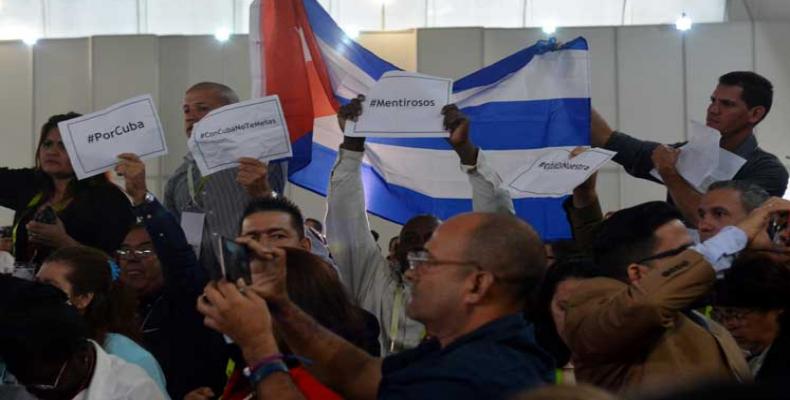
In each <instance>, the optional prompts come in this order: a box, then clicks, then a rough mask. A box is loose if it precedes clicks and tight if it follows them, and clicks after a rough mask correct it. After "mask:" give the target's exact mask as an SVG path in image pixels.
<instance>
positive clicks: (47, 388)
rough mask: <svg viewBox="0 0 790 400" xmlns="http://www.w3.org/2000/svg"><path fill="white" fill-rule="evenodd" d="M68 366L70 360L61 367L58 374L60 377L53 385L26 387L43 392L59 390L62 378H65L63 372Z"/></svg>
mask: <svg viewBox="0 0 790 400" xmlns="http://www.w3.org/2000/svg"><path fill="white" fill-rule="evenodd" d="M67 365H69V360H66V362H64V363H63V365H62V366H61V367H60V372H58V376H57V377H56V378H55V382H54V383H52V384H39V383H37V384H31V385H26V386H27V387H28V388H30V389H35V390H41V391H44V390H55V389H57V388H58V385H60V378H62V377H63V371H65V370H66V366H67Z"/></svg>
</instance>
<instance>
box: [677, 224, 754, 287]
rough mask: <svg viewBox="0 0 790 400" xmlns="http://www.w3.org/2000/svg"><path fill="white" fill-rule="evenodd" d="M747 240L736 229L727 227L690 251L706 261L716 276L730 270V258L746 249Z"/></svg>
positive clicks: (739, 230) (744, 235)
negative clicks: (698, 254)
mask: <svg viewBox="0 0 790 400" xmlns="http://www.w3.org/2000/svg"><path fill="white" fill-rule="evenodd" d="M748 243H749V238H748V237H747V236H746V233H745V232H744V231H743V230H741V229H740V228H738V227H735V226H728V227H725V228H724V229H722V230H721V231H720V232H719V233H717V234H716V236H714V237H712V238H710V239H708V240H706V241H704V242H703V243H700V244H697V245H694V246H692V247H691V250H694V251H696V252H697V253H700V254H701V255H702V256H703V257H705V260H707V261H708V262H709V263H710V265H711V266H713V269H714V270H716V274H717V275H718V274H719V273H721V272H724V270H726V269H728V268H730V265H731V264H732V258H733V257H732V256H734V255H735V254H737V253H738V252H740V251H741V250H743V249H744V248H746V245H747V244H748Z"/></svg>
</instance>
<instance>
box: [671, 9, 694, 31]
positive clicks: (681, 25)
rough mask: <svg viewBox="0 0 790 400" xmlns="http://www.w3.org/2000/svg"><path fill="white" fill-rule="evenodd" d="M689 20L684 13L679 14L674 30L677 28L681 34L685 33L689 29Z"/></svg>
mask: <svg viewBox="0 0 790 400" xmlns="http://www.w3.org/2000/svg"><path fill="white" fill-rule="evenodd" d="M691 24H692V22H691V18H690V17H689V16H688V15H686V13H683V14H681V15H680V16H679V17H678V19H677V21H675V28H677V29H678V30H679V31H681V32H685V31H687V30H689V29H691Z"/></svg>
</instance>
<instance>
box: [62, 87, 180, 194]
mask: <svg viewBox="0 0 790 400" xmlns="http://www.w3.org/2000/svg"><path fill="white" fill-rule="evenodd" d="M58 129H60V136H61V138H62V140H63V145H64V146H65V147H66V151H67V152H68V154H69V159H71V166H72V168H74V173H75V174H76V175H77V179H85V178H88V177H91V176H94V175H98V174H101V173H103V172H105V171H109V170H111V169H113V168H114V167H115V165H116V164H117V163H118V155H119V154H121V153H134V154H137V155H138V156H139V157H140V158H141V159H144V160H145V159H149V158H154V157H159V156H163V155H165V154H167V143H166V142H165V135H164V131H163V130H162V124H161V122H159V115H158V114H157V112H156V106H155V105H154V99H153V98H151V95H144V96H137V97H133V98H131V99H128V100H125V101H122V102H120V103H116V104H113V105H111V106H109V107H107V108H105V109H104V110H101V111H96V112H94V113H91V114H87V115H84V116H82V117H79V118H74V119H70V120H68V121H63V122H61V123H59V124H58Z"/></svg>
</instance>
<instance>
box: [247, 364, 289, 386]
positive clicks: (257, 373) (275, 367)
mask: <svg viewBox="0 0 790 400" xmlns="http://www.w3.org/2000/svg"><path fill="white" fill-rule="evenodd" d="M275 372H285V373H286V374H287V373H288V367H287V366H286V365H285V363H284V362H283V361H282V360H276V361H271V362H269V363H267V364H263V365H261V364H258V365H257V366H256V367H255V369H254V370H252V371H250V369H249V367H248V368H244V375H245V376H247V378H248V379H249V380H250V383H252V385H253V386H254V385H257V384H258V382H261V381H263V380H264V379H266V378H267V377H268V376H269V375H271V374H273V373H275Z"/></svg>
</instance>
